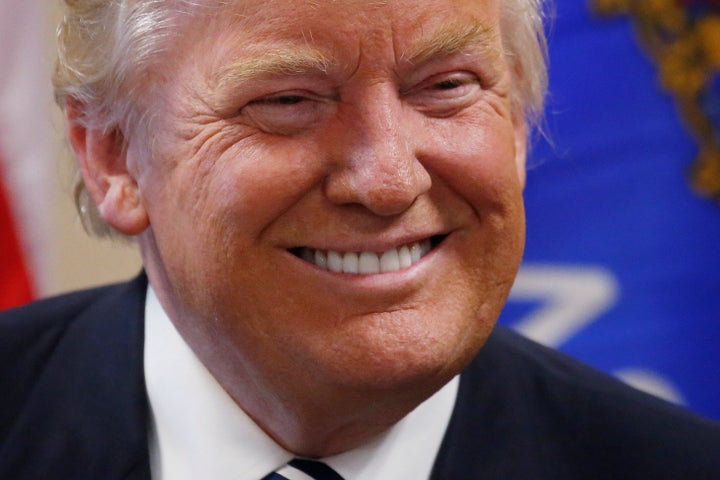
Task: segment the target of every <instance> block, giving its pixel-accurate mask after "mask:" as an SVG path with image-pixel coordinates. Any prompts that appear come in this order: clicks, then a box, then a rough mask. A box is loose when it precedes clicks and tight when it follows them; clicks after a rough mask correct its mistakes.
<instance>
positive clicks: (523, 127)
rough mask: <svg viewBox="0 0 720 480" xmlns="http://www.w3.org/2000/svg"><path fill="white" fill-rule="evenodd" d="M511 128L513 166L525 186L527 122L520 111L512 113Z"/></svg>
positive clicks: (521, 183)
mask: <svg viewBox="0 0 720 480" xmlns="http://www.w3.org/2000/svg"><path fill="white" fill-rule="evenodd" d="M513 130H514V132H515V168H517V174H518V181H519V182H520V185H521V186H522V187H523V188H525V179H526V176H527V175H526V168H527V141H528V140H527V123H525V115H523V114H522V113H516V114H513Z"/></svg>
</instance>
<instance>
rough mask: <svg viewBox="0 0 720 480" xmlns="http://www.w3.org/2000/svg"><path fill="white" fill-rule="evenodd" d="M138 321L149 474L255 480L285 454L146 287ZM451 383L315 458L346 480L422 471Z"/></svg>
mask: <svg viewBox="0 0 720 480" xmlns="http://www.w3.org/2000/svg"><path fill="white" fill-rule="evenodd" d="M145 324H146V325H145V381H146V385H147V390H148V397H149V402H150V411H151V425H150V432H151V433H150V439H149V442H150V457H151V470H152V478H153V479H154V480H170V479H171V480H186V479H187V480H190V479H197V478H212V479H215V480H226V479H227V480H230V479H232V480H258V479H260V478H262V477H263V476H264V475H266V474H267V473H269V472H271V471H274V470H276V469H277V468H279V467H280V466H282V465H284V464H285V463H287V462H288V461H289V460H290V459H292V458H293V456H294V455H293V454H291V453H290V452H288V451H286V450H285V449H283V448H282V447H280V446H279V445H278V444H276V443H275V442H274V441H273V440H272V439H271V438H270V437H269V436H268V435H267V434H265V432H263V431H262V430H261V429H260V428H259V427H258V426H257V425H256V424H255V423H254V422H253V421H252V420H251V419H250V418H249V417H248V416H247V415H246V414H245V412H243V410H242V409H240V408H238V406H237V404H235V403H234V401H233V400H232V399H231V398H230V396H229V395H228V394H227V393H226V392H225V390H224V389H223V388H222V387H221V386H220V384H219V383H218V382H217V381H216V380H215V378H214V377H213V376H212V375H211V374H210V372H208V370H207V369H206V368H205V366H204V365H203V364H202V363H201V362H200V360H198V358H197V357H196V356H195V354H194V353H193V352H192V350H191V349H190V348H189V347H188V345H187V344H186V343H185V341H184V340H183V339H182V337H181V336H180V334H179V333H178V332H177V330H176V329H175V326H174V325H173V323H172V322H171V321H170V319H169V318H168V316H167V314H166V313H165V311H164V310H163V308H162V306H161V305H160V302H159V301H158V298H157V296H156V295H155V292H154V291H153V289H152V288H151V287H148V293H147V299H146V304H145ZM457 389H458V378H457V377H456V378H454V379H453V380H452V381H451V382H449V383H448V384H447V385H445V387H443V388H442V389H441V390H439V391H438V392H436V393H435V394H434V395H433V396H432V397H430V398H429V399H428V400H426V401H425V402H423V403H422V404H420V405H419V406H418V407H417V408H416V409H415V410H413V411H412V412H410V414H408V415H407V416H405V418H403V419H402V420H400V421H399V422H398V423H397V424H395V425H394V426H393V427H392V428H391V429H390V430H388V431H387V432H385V433H384V434H382V435H380V436H379V437H377V438H375V439H374V440H373V441H371V442H369V443H367V444H365V445H363V446H361V447H359V448H356V449H353V450H350V451H348V452H344V453H342V454H340V455H335V456H333V457H329V458H327V459H323V461H325V462H326V463H328V464H329V465H330V466H331V467H333V468H334V469H335V470H336V471H337V472H338V473H340V474H341V475H342V476H343V477H344V478H345V479H346V480H375V479H377V478H417V479H423V478H429V476H430V472H431V470H432V466H433V463H434V460H435V457H436V456H437V453H438V451H439V449H440V443H441V442H442V438H443V435H444V433H445V430H446V428H447V425H448V423H449V421H450V416H451V414H452V409H453V406H454V402H455V397H456V395H457Z"/></svg>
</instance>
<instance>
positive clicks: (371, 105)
mask: <svg viewBox="0 0 720 480" xmlns="http://www.w3.org/2000/svg"><path fill="white" fill-rule="evenodd" d="M395 96H397V94H394V95H393V93H392V92H390V93H389V94H386V95H384V96H383V95H375V96H374V97H373V98H371V99H366V100H364V101H361V102H357V104H359V105H360V106H359V107H348V108H347V109H346V111H345V116H344V118H345V120H344V121H342V122H338V128H336V129H334V131H335V132H337V136H336V137H335V140H334V142H333V143H334V144H335V145H337V150H336V153H335V155H336V158H335V159H334V160H335V161H334V162H333V164H334V165H335V168H334V169H333V171H332V172H331V173H330V174H329V175H328V176H327V178H326V179H325V185H324V189H325V195H326V197H327V198H328V199H329V200H330V201H331V202H333V203H335V204H337V205H350V204H356V205H362V206H363V207H365V208H367V209H368V210H370V211H371V212H373V213H375V214H376V215H382V216H392V215H397V214H400V213H402V212H403V211H405V210H407V209H408V208H409V207H410V206H411V205H412V204H413V203H414V202H415V200H416V199H417V198H418V197H419V196H420V195H422V194H423V193H425V192H427V191H428V190H429V189H430V186H431V178H430V174H429V173H428V171H427V170H426V169H425V167H424V165H423V164H422V163H421V162H420V160H419V159H418V158H417V157H416V151H415V150H416V149H415V140H414V139H413V138H412V136H413V135H412V131H413V130H414V128H413V126H412V124H411V121H409V119H408V118H407V117H406V118H403V108H402V104H401V103H400V100H399V99H396V98H394V97H395Z"/></svg>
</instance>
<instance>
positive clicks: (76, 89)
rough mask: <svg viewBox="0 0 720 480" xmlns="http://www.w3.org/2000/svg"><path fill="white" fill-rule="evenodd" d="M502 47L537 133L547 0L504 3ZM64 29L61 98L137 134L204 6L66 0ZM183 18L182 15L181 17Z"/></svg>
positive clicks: (93, 219) (91, 219)
mask: <svg viewBox="0 0 720 480" xmlns="http://www.w3.org/2000/svg"><path fill="white" fill-rule="evenodd" d="M500 1H501V26H500V31H501V35H502V42H503V46H504V49H505V51H506V52H507V54H508V55H509V57H510V58H509V64H510V65H511V68H512V72H513V76H514V97H513V100H514V104H515V107H516V109H518V110H520V111H521V113H522V114H523V115H524V116H525V120H526V122H527V124H528V126H529V127H530V129H533V128H534V127H536V126H537V125H538V124H539V122H540V118H541V116H542V110H543V103H544V97H545V91H546V88H547V68H546V41H545V33H544V30H543V28H544V27H543V20H544V0H500ZM63 3H64V4H65V15H64V17H63V19H62V21H61V22H60V25H59V26H58V58H57V64H56V69H55V74H54V76H53V85H54V88H55V99H56V101H57V103H58V105H60V107H61V108H64V105H65V102H66V101H67V100H72V101H73V102H77V103H79V104H81V105H82V109H81V115H82V116H81V117H80V118H78V119H77V121H79V122H80V123H81V124H82V125H83V126H85V127H87V128H93V129H100V130H104V131H106V132H110V131H113V130H118V131H120V132H122V136H123V138H124V141H125V142H126V144H127V141H128V139H129V138H131V137H133V136H139V135H145V138H144V140H145V141H146V142H147V141H148V140H149V138H150V136H149V132H151V131H152V120H153V117H152V115H151V113H150V111H149V109H147V108H144V106H143V99H144V98H145V99H147V98H148V97H151V96H152V95H151V91H152V90H151V89H152V88H153V86H156V85H155V83H154V82H153V80H154V79H153V72H154V71H156V68H155V67H157V66H158V65H159V64H160V63H161V62H162V61H163V54H164V53H165V52H166V50H167V49H168V48H169V47H171V46H172V43H173V36H175V35H178V33H179V31H180V24H179V22H180V21H181V20H182V19H184V20H185V21H187V20H188V18H190V17H191V16H192V13H193V12H194V11H195V10H196V8H195V7H199V6H200V5H199V4H200V3H201V2H199V1H194V0H64V2H63ZM178 14H180V15H178ZM73 190H74V197H75V204H76V207H77V210H78V212H79V215H80V218H81V220H82V223H83V226H84V227H85V229H86V230H87V231H88V233H90V234H92V235H97V236H119V234H118V233H117V232H116V231H115V230H114V229H113V228H112V227H110V226H109V225H108V224H107V223H106V222H105V221H104V220H103V218H102V217H101V216H100V214H99V212H98V210H97V207H96V205H95V204H94V202H93V201H92V199H91V198H90V195H89V194H88V192H87V189H86V187H85V184H84V182H83V179H82V176H81V175H80V173H79V172H76V173H75V185H74V189H73Z"/></svg>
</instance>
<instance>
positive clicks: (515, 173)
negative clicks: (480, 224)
mask: <svg viewBox="0 0 720 480" xmlns="http://www.w3.org/2000/svg"><path fill="white" fill-rule="evenodd" d="M478 125H483V127H482V128H478ZM451 127H452V128H449V127H448V128H445V127H444V126H443V128H435V129H432V130H429V131H432V132H433V133H434V135H433V141H432V143H428V148H427V150H426V157H427V159H428V161H427V164H428V168H431V169H433V170H434V171H435V173H436V174H437V175H438V176H439V177H441V178H442V179H443V181H444V182H445V183H446V184H447V185H448V186H449V187H450V188H451V189H453V190H454V191H455V192H456V193H457V194H458V195H459V196H461V197H463V198H464V199H465V200H466V201H467V202H468V203H469V204H470V205H471V206H472V207H473V208H474V209H475V210H476V211H483V210H488V209H493V208H503V207H505V206H507V205H508V204H514V203H517V202H518V201H521V196H522V186H523V179H522V177H521V173H522V171H521V169H520V168H519V166H518V156H517V154H518V151H517V146H518V145H517V142H516V136H515V131H514V129H513V126H512V123H511V122H510V121H509V120H506V119H505V118H490V119H481V120H474V121H469V122H468V123H466V124H465V127H463V125H462V124H461V125H460V128H458V124H457V123H456V124H454V125H452V126H451Z"/></svg>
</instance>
